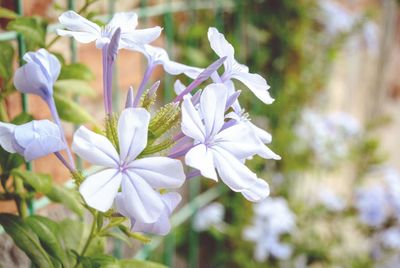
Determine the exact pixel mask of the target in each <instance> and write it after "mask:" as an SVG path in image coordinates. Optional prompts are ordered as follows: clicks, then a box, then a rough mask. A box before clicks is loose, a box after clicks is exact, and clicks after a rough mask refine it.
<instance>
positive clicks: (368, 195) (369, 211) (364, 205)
mask: <svg viewBox="0 0 400 268" xmlns="http://www.w3.org/2000/svg"><path fill="white" fill-rule="evenodd" d="M387 201H388V200H387V196H386V193H385V189H384V187H383V186H382V185H373V186H369V187H364V188H361V189H359V190H358V191H357V195H356V202H355V206H356V208H357V210H358V212H359V217H360V220H361V222H363V223H364V224H367V225H370V226H380V225H382V224H383V223H384V222H385V221H386V220H387V219H388V217H389V207H388V202H387Z"/></svg>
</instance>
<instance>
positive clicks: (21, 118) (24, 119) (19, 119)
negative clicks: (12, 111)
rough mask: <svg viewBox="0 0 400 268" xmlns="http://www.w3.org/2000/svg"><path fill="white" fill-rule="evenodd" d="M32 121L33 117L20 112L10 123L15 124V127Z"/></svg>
mask: <svg viewBox="0 0 400 268" xmlns="http://www.w3.org/2000/svg"><path fill="white" fill-rule="evenodd" d="M32 120H33V116H32V115H30V114H28V113H26V112H22V113H20V114H19V115H17V116H16V117H14V119H13V120H12V121H11V123H13V124H15V125H22V124H25V123H28V122H29V121H32Z"/></svg>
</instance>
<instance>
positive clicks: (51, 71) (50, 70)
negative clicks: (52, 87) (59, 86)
mask: <svg viewBox="0 0 400 268" xmlns="http://www.w3.org/2000/svg"><path fill="white" fill-rule="evenodd" d="M23 58H24V60H25V61H26V62H35V63H36V64H38V65H39V66H40V67H41V70H42V72H43V74H44V75H45V76H46V78H47V79H48V81H49V82H50V81H51V82H52V83H54V82H55V81H56V80H57V78H58V76H59V75H60V71H61V64H60V62H59V61H58V59H57V57H56V56H54V55H53V54H50V53H49V52H48V51H47V50H46V49H44V48H41V49H39V50H38V51H36V52H28V53H26V54H25V55H24V57H23Z"/></svg>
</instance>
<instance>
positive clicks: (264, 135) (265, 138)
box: [247, 121, 272, 143]
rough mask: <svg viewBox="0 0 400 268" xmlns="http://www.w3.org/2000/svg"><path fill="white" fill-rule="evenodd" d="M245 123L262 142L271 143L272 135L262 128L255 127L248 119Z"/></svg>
mask: <svg viewBox="0 0 400 268" xmlns="http://www.w3.org/2000/svg"><path fill="white" fill-rule="evenodd" d="M247 124H248V125H249V126H250V127H251V128H252V130H253V131H254V134H256V136H257V137H258V138H259V139H260V140H261V141H262V142H263V143H271V141H272V136H271V134H269V133H268V132H267V131H265V130H264V129H262V128H259V127H257V126H256V125H254V124H253V123H252V122H250V121H248V122H247Z"/></svg>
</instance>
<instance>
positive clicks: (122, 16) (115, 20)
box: [106, 12, 138, 33]
mask: <svg viewBox="0 0 400 268" xmlns="http://www.w3.org/2000/svg"><path fill="white" fill-rule="evenodd" d="M137 25H138V16H137V15H136V13H135V12H117V13H115V14H114V16H113V17H112V19H111V21H110V22H109V23H108V24H107V26H106V27H108V28H110V29H112V30H114V31H115V30H116V29H117V28H121V33H127V32H133V31H134V30H135V29H136V26H137Z"/></svg>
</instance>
